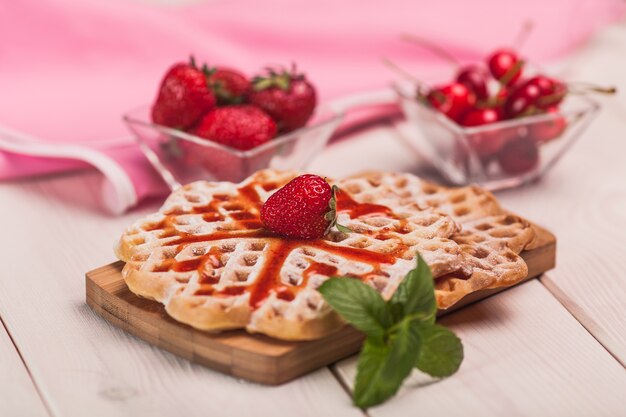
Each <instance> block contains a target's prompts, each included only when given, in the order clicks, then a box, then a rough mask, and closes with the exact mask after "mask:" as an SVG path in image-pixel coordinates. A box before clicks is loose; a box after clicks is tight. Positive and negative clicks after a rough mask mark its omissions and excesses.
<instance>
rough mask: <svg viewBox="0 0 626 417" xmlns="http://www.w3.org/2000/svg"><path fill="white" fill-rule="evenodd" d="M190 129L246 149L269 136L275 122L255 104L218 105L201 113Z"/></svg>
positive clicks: (226, 143)
mask: <svg viewBox="0 0 626 417" xmlns="http://www.w3.org/2000/svg"><path fill="white" fill-rule="evenodd" d="M193 133H194V134H195V135H197V136H200V137H202V138H205V139H209V140H212V141H214V142H218V143H221V144H223V145H226V146H230V147H233V148H236V149H241V150H248V149H252V148H254V147H256V146H259V145H261V144H263V143H265V142H267V141H269V140H271V139H272V138H273V137H274V136H275V135H276V123H274V121H273V120H272V118H271V117H269V116H268V115H267V114H265V112H263V110H261V109H259V108H258V107H255V106H250V105H238V106H228V107H218V108H216V109H215V110H213V111H211V112H209V113H208V114H207V115H206V116H204V118H203V119H202V120H201V121H200V123H199V124H198V126H197V127H196V128H195V130H194V132H193Z"/></svg>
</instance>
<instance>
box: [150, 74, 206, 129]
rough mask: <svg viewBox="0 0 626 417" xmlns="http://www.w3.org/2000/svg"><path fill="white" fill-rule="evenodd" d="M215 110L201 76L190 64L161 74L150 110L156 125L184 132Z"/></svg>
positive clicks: (203, 76)
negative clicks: (157, 90)
mask: <svg viewBox="0 0 626 417" xmlns="http://www.w3.org/2000/svg"><path fill="white" fill-rule="evenodd" d="M214 106H215V96H214V95H213V93H212V92H211V90H209V88H208V87H207V81H206V77H205V74H204V73H203V72H202V71H201V70H199V69H198V68H196V66H195V65H193V63H192V64H184V63H180V64H176V65H174V66H173V67H171V68H170V69H169V70H168V72H167V73H166V74H165V77H164V78H163V81H161V87H160V88H159V95H158V97H157V99H156V102H155V103H154V105H153V106H152V121H153V122H154V123H156V124H159V125H163V126H168V127H173V128H176V129H188V128H190V127H191V126H193V125H194V124H195V123H196V122H197V121H198V120H200V118H201V117H202V116H203V115H204V114H206V113H207V112H208V111H209V110H211V109H212V108H213V107H214Z"/></svg>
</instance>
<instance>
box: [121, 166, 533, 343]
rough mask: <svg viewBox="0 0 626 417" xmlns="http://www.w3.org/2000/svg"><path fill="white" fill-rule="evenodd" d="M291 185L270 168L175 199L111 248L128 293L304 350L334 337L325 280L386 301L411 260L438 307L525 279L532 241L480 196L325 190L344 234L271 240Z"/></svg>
mask: <svg viewBox="0 0 626 417" xmlns="http://www.w3.org/2000/svg"><path fill="white" fill-rule="evenodd" d="M296 175H298V174H297V173H295V172H286V173H279V172H275V171H269V170H268V171H261V172H259V173H257V174H255V175H253V176H252V177H250V178H248V179H246V180H245V181H243V182H242V183H240V184H233V183H228V182H203V181H201V182H195V183H191V184H188V185H186V186H184V187H182V188H180V189H179V190H177V191H175V192H174V193H173V194H172V195H171V196H170V197H169V198H168V199H167V200H166V202H165V203H164V205H163V207H162V208H161V209H160V210H159V211H158V212H157V213H154V214H151V215H149V216H147V217H145V218H143V219H141V220H139V221H137V222H136V223H135V224H133V225H132V226H131V227H129V228H128V229H127V230H126V231H125V233H124V234H123V236H122V237H121V239H120V241H119V243H118V245H117V247H116V254H117V256H118V257H119V258H120V259H121V260H123V261H124V262H126V265H125V267H124V270H123V276H124V279H125V281H126V283H127V285H128V287H129V288H130V290H131V291H133V292H134V293H135V294H137V295H139V296H142V297H146V298H150V299H153V300H156V301H159V302H161V303H163V304H164V306H165V309H166V311H167V312H168V314H169V315H170V316H172V317H173V318H174V319H176V320H179V321H181V322H183V323H187V324H190V325H191V326H194V327H196V328H199V329H203V330H208V331H219V330H225V329H238V328H245V329H246V330H248V331H249V332H259V333H264V334H267V335H269V336H273V337H277V338H280V339H286V340H308V339H315V338H319V337H322V336H324V335H326V334H329V333H330V332H332V331H335V330H337V329H339V328H340V327H342V324H343V323H342V321H341V319H340V318H339V317H338V316H337V315H336V314H335V313H334V312H333V311H332V309H331V308H330V307H329V306H328V305H327V304H326V303H325V302H324V300H323V299H322V297H321V295H320V294H319V293H318V292H317V290H316V288H317V287H318V286H319V285H320V284H321V283H322V282H323V281H324V280H326V279H327V278H328V277H329V276H332V275H345V276H351V277H355V278H359V279H361V280H362V281H364V282H366V283H367V284H368V285H371V286H372V287H373V288H375V289H376V290H377V291H379V292H380V293H381V294H382V295H383V297H384V298H389V297H390V296H391V295H392V294H393V292H394V291H395V289H396V288H397V286H398V285H399V283H400V281H401V280H402V279H403V278H404V276H405V275H406V273H407V272H408V271H409V270H410V269H412V268H413V267H414V265H415V253H416V252H417V251H419V252H420V253H421V254H422V256H423V257H424V259H425V260H426V262H427V263H428V264H429V265H430V267H431V269H432V271H433V275H434V277H436V288H437V289H436V293H437V299H438V302H439V306H440V307H441V308H447V307H449V306H451V305H452V304H454V303H455V302H456V301H458V300H459V299H460V298H462V297H463V296H464V295H466V294H468V293H470V292H473V291H476V290H478V289H482V288H489V287H494V286H500V285H510V284H512V283H514V282H517V281H519V280H520V279H522V278H524V277H525V276H526V270H525V269H524V268H525V264H524V262H523V261H522V260H521V258H520V257H519V256H518V253H519V252H520V251H521V250H522V249H523V247H524V246H525V245H526V244H527V243H528V241H530V239H532V229H531V228H530V227H528V224H527V223H526V222H525V221H523V220H522V219H519V218H517V217H515V216H511V215H508V214H506V213H505V212H504V211H503V210H502V209H501V208H500V207H499V205H498V204H497V201H496V200H495V198H493V197H492V196H491V194H488V193H486V192H484V191H482V190H480V189H474V188H465V189H457V190H454V189H446V188H442V187H437V186H435V185H432V184H430V183H427V182H424V181H422V180H420V179H418V178H417V177H414V176H411V175H408V174H369V175H364V176H361V177H356V178H350V179H346V180H342V181H338V182H333V181H330V182H331V183H336V184H338V185H339V187H340V189H341V190H342V191H340V192H339V193H338V202H337V207H338V217H339V219H338V220H339V223H341V224H343V225H345V226H347V227H349V228H350V229H352V230H353V231H354V233H349V234H346V233H341V232H339V231H336V230H333V231H331V232H329V233H328V234H327V235H326V236H325V237H324V239H319V240H295V239H286V238H281V237H278V236H276V235H274V234H272V233H271V232H269V231H266V230H264V229H263V228H262V224H261V222H260V219H259V211H260V207H261V205H262V203H263V202H264V201H265V200H266V199H267V198H268V197H269V196H270V195H271V194H272V193H273V192H274V191H275V190H276V189H278V188H280V187H281V186H282V185H284V184H286V183H287V182H288V181H289V180H291V179H292V178H294V177H295V176H296ZM460 194H463V195H464V198H461V197H459V195H460ZM463 207H465V208H463ZM487 226H489V227H487Z"/></svg>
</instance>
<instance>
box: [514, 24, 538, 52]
mask: <svg viewBox="0 0 626 417" xmlns="http://www.w3.org/2000/svg"><path fill="white" fill-rule="evenodd" d="M534 28H535V24H534V23H533V21H532V20H530V19H528V20H526V21H525V22H524V24H522V27H521V28H520V30H519V32H518V33H517V36H516V37H515V41H514V42H513V49H515V50H517V51H519V50H520V49H522V46H524V44H525V43H526V41H527V40H528V37H529V35H530V34H531V33H532V31H533V29H534Z"/></svg>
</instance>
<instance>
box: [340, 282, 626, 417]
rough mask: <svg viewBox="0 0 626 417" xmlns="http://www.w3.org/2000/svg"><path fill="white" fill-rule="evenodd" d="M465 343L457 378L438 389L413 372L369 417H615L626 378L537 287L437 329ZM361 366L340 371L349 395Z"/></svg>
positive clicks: (350, 363) (453, 317)
mask: <svg viewBox="0 0 626 417" xmlns="http://www.w3.org/2000/svg"><path fill="white" fill-rule="evenodd" d="M440 322H441V323H442V324H444V325H445V326H449V327H450V328H451V329H453V330H454V331H455V332H456V333H457V334H458V335H459V337H461V339H462V340H463V345H464V347H465V360H464V362H463V364H462V366H461V369H460V370H459V372H458V373H457V374H456V375H454V376H452V377H450V378H447V379H444V380H441V381H434V380H432V379H430V378H428V377H427V376H425V375H423V374H420V373H418V372H414V374H413V375H411V377H410V378H409V379H408V380H407V382H406V383H405V384H404V386H403V388H402V389H401V391H400V393H399V394H398V395H397V396H396V397H395V398H394V399H393V400H391V401H388V402H387V403H385V404H383V405H381V406H378V407H374V408H371V409H369V410H368V415H369V416H371V417H394V416H402V417H405V416H406V415H407V411H408V410H419V413H420V414H423V415H427V416H463V417H472V416H479V417H487V416H504V415H515V416H532V417H534V416H618V415H623V414H624V411H625V410H626V409H625V408H624V398H626V372H624V370H623V369H622V367H621V366H620V365H619V363H618V362H617V361H615V360H614V359H613V358H612V357H611V356H610V355H609V354H607V352H606V351H605V350H604V348H603V347H602V346H601V345H600V344H599V343H597V341H596V340H595V339H594V338H593V337H592V336H591V335H590V334H589V333H587V331H586V330H585V329H584V328H583V327H582V326H581V325H580V323H578V322H577V321H576V320H575V319H574V318H573V317H572V316H571V315H570V314H569V313H568V312H567V310H565V309H564V308H563V307H562V306H561V305H560V304H559V302H558V301H557V300H555V299H554V298H553V297H552V295H551V294H550V293H549V292H548V291H547V290H546V289H545V287H543V286H542V285H541V284H540V283H539V282H538V281H536V280H533V281H529V282H527V283H525V284H522V285H520V286H518V287H516V288H513V289H511V290H510V291H506V292H504V293H502V294H499V295H497V296H495V297H491V298H489V299H488V300H484V301H482V302H480V303H477V304H474V305H472V306H469V307H467V308H465V309H463V310H461V311H458V312H455V313H452V314H450V315H448V316H446V317H444V318H443V319H441V321H440ZM355 372H356V358H354V357H352V358H350V359H346V360H344V361H342V362H340V363H339V364H337V373H338V374H339V375H340V376H341V378H342V379H343V380H344V381H345V383H346V385H347V386H349V387H352V383H353V380H354V375H355Z"/></svg>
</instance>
